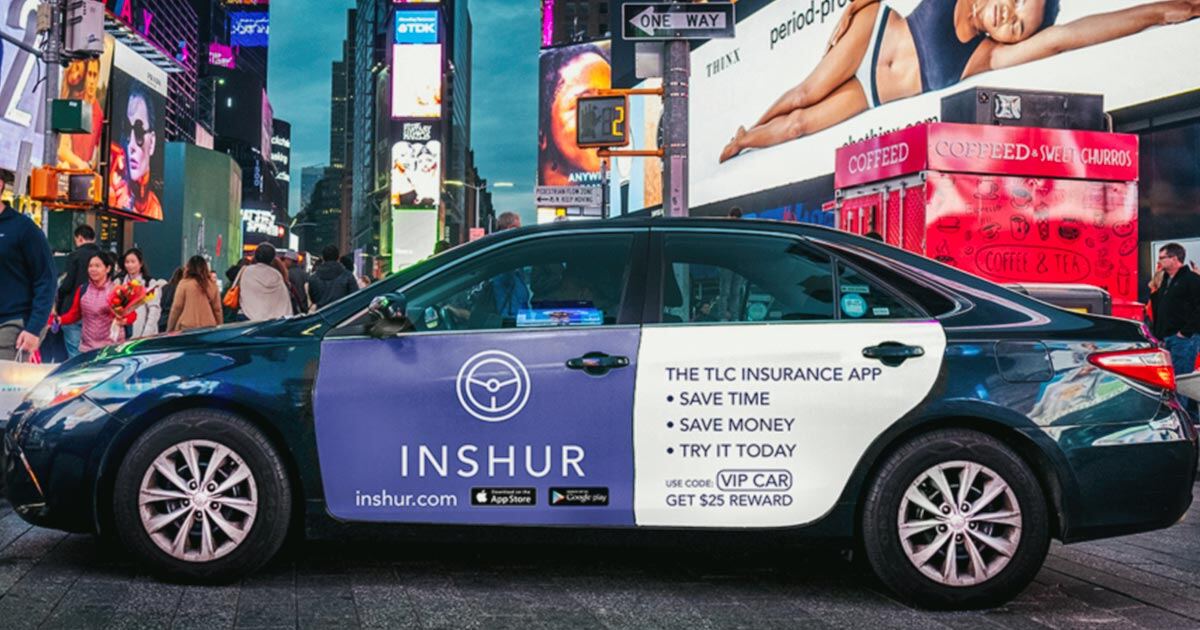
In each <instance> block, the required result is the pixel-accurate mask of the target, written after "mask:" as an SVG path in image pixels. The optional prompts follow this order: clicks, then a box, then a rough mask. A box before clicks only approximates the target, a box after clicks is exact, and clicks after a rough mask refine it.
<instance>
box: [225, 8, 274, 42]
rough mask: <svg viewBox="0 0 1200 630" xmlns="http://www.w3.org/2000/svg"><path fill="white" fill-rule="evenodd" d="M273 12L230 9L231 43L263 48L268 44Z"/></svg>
mask: <svg viewBox="0 0 1200 630" xmlns="http://www.w3.org/2000/svg"><path fill="white" fill-rule="evenodd" d="M270 33H271V14H270V13H269V12H267V11H230V12H229V43H231V44H233V45H234V46H245V47H247V48H255V47H258V48H261V47H263V46H266V45H267V44H268V40H269V39H270V37H269V36H270Z"/></svg>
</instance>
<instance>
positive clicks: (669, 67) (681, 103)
mask: <svg viewBox="0 0 1200 630" xmlns="http://www.w3.org/2000/svg"><path fill="white" fill-rule="evenodd" d="M690 77H691V44H690V42H688V41H687V40H683V39H673V40H670V41H668V42H667V43H666V45H665V46H664V47H663V122H662V125H663V149H664V153H665V155H664V158H663V214H665V215H666V216H669V217H686V216H688V82H689V80H690Z"/></svg>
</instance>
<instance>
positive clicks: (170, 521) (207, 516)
mask: <svg viewBox="0 0 1200 630" xmlns="http://www.w3.org/2000/svg"><path fill="white" fill-rule="evenodd" d="M138 514H139V515H140V516H141V520H142V528H143V529H144V531H145V532H146V534H147V535H149V536H150V539H151V540H153V541H154V544H155V545H157V546H158V548H159V549H161V550H163V551H164V552H166V553H167V554H169V555H170V556H171V557H172V558H175V559H177V560H183V561H186V562H212V561H213V560H217V559H218V558H222V557H224V556H226V555H229V554H230V553H232V552H233V551H234V550H235V549H237V548H238V547H239V546H240V545H241V544H242V542H243V541H244V540H245V539H246V536H247V535H248V534H249V533H250V529H251V528H252V527H253V526H254V519H255V517H256V516H257V515H258V485H257V483H256V482H255V479H254V474H253V472H251V470H250V467H249V466H248V465H247V464H246V461H245V460H244V459H242V457H241V455H239V454H238V453H236V452H235V451H233V449H230V448H229V447H227V446H225V445H224V444H220V443H217V442H212V441H209V440H188V441H185V442H180V443H178V444H176V445H174V446H171V447H170V448H168V449H166V450H164V451H163V452H162V453H160V454H159V456H158V457H156V458H155V459H154V462H153V463H152V464H151V465H150V467H149V468H148V469H147V470H146V474H145V475H144V476H143V477H142V485H141V488H140V490H139V492H138Z"/></svg>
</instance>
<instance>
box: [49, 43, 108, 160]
mask: <svg viewBox="0 0 1200 630" xmlns="http://www.w3.org/2000/svg"><path fill="white" fill-rule="evenodd" d="M114 45H115V40H114V39H113V37H112V36H111V35H105V36H104V53H103V54H102V55H101V56H100V58H99V59H76V60H74V61H72V62H71V63H70V64H69V65H68V66H67V67H66V69H65V70H63V72H62V87H61V89H60V90H59V94H58V97H59V98H68V99H74V100H82V101H83V106H84V107H85V108H89V109H91V110H92V132H91V133H72V134H65V133H64V134H61V135H60V136H59V139H58V156H57V158H58V167H59V168H71V169H80V170H91V171H95V170H97V169H98V168H99V164H100V134H101V133H102V132H103V130H104V122H105V103H106V98H107V96H108V92H109V84H110V79H111V76H112V66H113V51H114Z"/></svg>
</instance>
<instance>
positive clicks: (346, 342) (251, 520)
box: [4, 219, 1197, 607]
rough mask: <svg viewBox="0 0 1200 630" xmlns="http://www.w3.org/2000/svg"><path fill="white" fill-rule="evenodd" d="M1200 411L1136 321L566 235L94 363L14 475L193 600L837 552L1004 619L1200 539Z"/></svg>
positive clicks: (632, 225) (64, 517) (856, 244)
mask: <svg viewBox="0 0 1200 630" xmlns="http://www.w3.org/2000/svg"><path fill="white" fill-rule="evenodd" d="M1174 389H1175V380H1174V373H1173V371H1172V368H1171V363H1170V360H1169V357H1168V356H1167V355H1166V354H1165V353H1164V352H1163V351H1161V350H1159V349H1158V348H1156V347H1155V346H1154V344H1153V343H1151V342H1150V341H1149V340H1148V339H1147V336H1146V335H1145V334H1144V332H1143V330H1142V328H1141V327H1140V326H1139V325H1138V324H1136V323H1133V322H1128V321H1122V320H1116V319H1109V318H1103V317H1093V316H1088V315H1081V314H1077V313H1072V312H1067V311H1063V310H1059V309H1057V308H1055V307H1052V306H1049V305H1047V304H1045V303H1042V302H1038V301H1036V300H1032V299H1030V298H1027V297H1025V296H1022V295H1019V294H1016V293H1013V292H1011V291H1008V290H1006V289H1003V288H1001V287H998V286H996V285H993V284H990V283H988V282H985V281H983V280H980V279H978V278H976V277H974V276H970V275H967V274H964V273H961V272H958V271H956V270H954V269H951V268H949V267H946V266H943V265H941V264H939V263H937V262H934V261H930V260H927V259H924V258H921V257H918V256H914V255H911V254H908V253H905V252H902V251H899V250H896V249H893V248H890V247H888V246H886V245H883V244H881V243H877V242H874V241H870V240H864V239H861V238H858V237H854V236H850V235H846V234H843V233H839V232H834V231H830V230H826V229H822V228H817V227H812V226H801V225H792V224H782V223H771V222H756V221H745V222H741V221H704V220H662V219H645V220H629V221H625V220H619V221H608V222H596V223H593V224H587V225H584V224H558V225H555V226H552V227H537V228H528V229H520V230H512V231H508V232H503V233H500V234H497V235H493V236H489V237H487V238H484V239H482V240H479V241H476V242H474V243H471V244H469V245H464V246H462V247H458V248H455V249H453V250H451V251H448V252H446V253H443V254H441V255H439V256H436V257H434V258H431V259H429V260H427V261H424V262H422V263H420V264H417V265H415V266H413V267H411V268H409V269H406V270H404V271H402V272H400V273H398V274H396V275H394V276H392V277H390V278H388V279H386V280H384V281H382V282H380V283H378V284H376V285H374V286H372V287H370V288H368V289H365V290H363V291H361V292H359V293H358V294H355V295H352V296H350V297H347V298H345V299H343V300H342V301H340V302H337V303H334V304H332V305H330V306H328V307H326V308H325V309H323V310H321V311H320V312H318V313H316V314H313V315H309V316H303V317H295V318H291V319H286V320H278V321H272V322H267V323H259V324H244V325H237V326H225V327H221V328H216V329H210V330H204V331H197V332H192V333H189V334H179V335H171V336H164V337H159V338H154V339H148V340H137V341H134V342H131V343H126V344H122V345H117V346H111V347H109V348H106V349H103V350H100V351H98V352H93V353H90V354H85V355H82V356H80V357H78V358H76V359H74V360H72V361H71V362H69V363H68V364H65V365H63V366H62V367H61V368H59V369H58V370H57V371H56V372H55V373H54V374H53V375H51V376H50V377H49V378H47V380H45V381H44V382H43V383H42V384H41V385H40V386H38V387H37V388H36V390H35V391H33V392H32V393H31V394H30V395H29V397H28V398H27V399H26V401H25V402H24V403H23V404H22V405H21V406H20V407H18V408H17V410H16V411H15V413H14V415H13V416H12V418H11V420H10V421H9V424H8V427H7V430H6V431H5V433H4V462H5V464H4V467H5V470H4V474H5V477H6V481H7V487H8V493H9V496H10V499H11V501H12V503H13V505H14V506H15V508H16V509H17V511H18V512H19V513H20V514H21V515H22V516H23V517H24V518H25V519H27V520H28V521H30V522H31V523H35V524H38V525H42V526H46V527H54V528H60V529H64V530H69V531H76V532H100V533H115V534H116V535H117V536H119V538H120V539H121V540H122V541H123V542H124V544H125V545H126V546H127V547H128V548H129V549H130V550H131V551H133V552H134V553H135V554H136V555H137V556H138V557H139V558H141V559H142V560H143V561H145V563H146V564H148V565H149V566H150V567H152V568H154V569H156V570H157V571H158V572H159V573H160V574H163V575H166V576H170V577H174V578H178V579H185V580H193V581H219V580H229V579H233V578H236V577H238V576H241V575H244V574H246V573H248V572H250V571H253V570H254V569H256V568H257V567H259V566H261V565H262V564H263V563H265V562H267V561H268V560H269V559H270V558H271V557H272V556H273V555H274V554H275V553H276V552H277V551H278V549H279V548H280V545H281V544H282V543H283V542H284V539H285V538H286V537H287V535H288V533H289V531H302V532H305V533H306V534H307V535H308V536H309V537H336V536H343V535H347V534H348V533H350V532H352V531H354V530H358V529H366V528H368V527H370V528H372V529H376V530H377V529H379V528H384V529H391V530H393V531H397V532H400V531H403V532H404V533H407V534H410V535H411V533H412V532H414V531H416V532H421V531H429V528H428V527H424V526H429V525H436V526H438V527H440V528H445V527H446V526H460V527H464V528H478V527H489V526H490V527H497V526H498V527H505V528H508V529H512V528H513V527H521V528H540V529H538V530H536V531H539V532H543V533H546V532H548V531H549V528H558V529H560V530H566V531H578V530H586V531H597V530H604V531H605V532H607V534H606V535H615V536H621V535H624V534H623V533H622V532H625V533H630V532H649V533H648V534H639V536H645V535H649V536H650V537H651V538H653V537H654V536H655V535H657V534H655V533H654V532H663V533H666V534H667V535H668V536H672V537H676V538H677V537H680V536H685V535H696V534H697V533H703V534H705V535H711V536H716V537H727V538H738V539H740V540H749V541H752V542H754V541H757V542H758V543H759V544H763V545H778V544H787V543H790V542H793V541H798V540H801V539H804V538H811V537H814V536H819V537H821V538H823V539H830V538H833V539H844V540H846V541H852V540H858V541H860V543H861V545H862V547H863V549H864V550H865V554H866V557H867V558H868V559H869V560H870V562H871V564H872V565H873V566H874V568H875V569H876V571H877V572H878V574H879V576H880V577H881V578H882V579H883V581H884V582H885V583H886V584H888V585H889V586H890V587H891V588H893V589H895V590H896V591H897V592H898V593H900V594H901V595H902V596H904V597H905V598H907V599H908V600H909V601H912V602H914V603H917V604H920V605H926V606H938V607H976V606H986V605H994V604H996V603H999V602H1003V601H1005V600H1006V599H1008V598H1010V597H1012V596H1014V595H1015V594H1016V593H1018V592H1019V591H1020V590H1021V589H1022V588H1024V587H1025V585H1026V584H1028V583H1029V581H1030V580H1031V579H1032V578H1033V576H1034V575H1035V574H1036V572H1037V571H1038V569H1039V567H1040V566H1041V564H1042V561H1043V559H1044V557H1045V554H1046V551H1047V546H1048V544H1049V541H1050V539H1051V538H1058V539H1061V540H1063V541H1065V542H1073V541H1080V540H1086V539H1092V538H1099V537H1105V536H1116V535H1121V534H1127V533H1132V532H1138V531H1145V530H1149V529H1154V528H1161V527H1167V526H1169V525H1171V524H1173V523H1175V522H1176V521H1177V520H1178V519H1179V518H1180V516H1181V515H1182V514H1183V513H1184V512H1185V510H1186V509H1187V507H1188V506H1189V504H1190V503H1191V500H1192V495H1191V489H1192V482H1193V479H1194V474H1195V473H1194V471H1195V470H1196V458H1197V446H1196V434H1195V431H1194V429H1193V426H1192V423H1191V421H1190V419H1189V418H1188V416H1187V414H1186V413H1185V412H1184V411H1183V409H1182V408H1181V406H1180V404H1179V402H1178V400H1177V397H1176V395H1175V393H1174ZM491 531H496V530H491ZM505 531H507V530H505Z"/></svg>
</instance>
